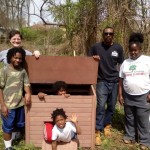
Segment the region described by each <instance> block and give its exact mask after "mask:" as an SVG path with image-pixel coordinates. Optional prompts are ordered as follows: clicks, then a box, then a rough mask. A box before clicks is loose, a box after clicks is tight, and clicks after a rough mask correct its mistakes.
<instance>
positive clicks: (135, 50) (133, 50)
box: [129, 44, 141, 60]
mask: <svg viewBox="0 0 150 150" xmlns="http://www.w3.org/2000/svg"><path fill="white" fill-rule="evenodd" d="M129 54H130V58H131V59H133V60H135V59H137V58H138V57H139V56H140V55H141V49H140V47H139V46H138V45H137V44H132V45H131V46H130V48H129Z"/></svg>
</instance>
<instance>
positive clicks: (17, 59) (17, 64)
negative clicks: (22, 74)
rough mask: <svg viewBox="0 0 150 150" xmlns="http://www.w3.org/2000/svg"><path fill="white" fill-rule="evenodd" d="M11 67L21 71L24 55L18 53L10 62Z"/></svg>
mask: <svg viewBox="0 0 150 150" xmlns="http://www.w3.org/2000/svg"><path fill="white" fill-rule="evenodd" d="M10 62H11V65H12V66H13V67H14V68H15V69H19V68H20V67H21V63H22V55H21V53H18V52H17V53H16V54H15V55H14V56H13V57H12V58H11V60H10Z"/></svg>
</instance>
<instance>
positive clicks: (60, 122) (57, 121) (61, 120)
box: [55, 115, 66, 129]
mask: <svg viewBox="0 0 150 150" xmlns="http://www.w3.org/2000/svg"><path fill="white" fill-rule="evenodd" d="M55 124H56V125H57V127H59V128H61V129H63V128H64V127H65V124H66V119H65V118H64V117H63V116H61V115H59V116H57V117H56V118H55Z"/></svg>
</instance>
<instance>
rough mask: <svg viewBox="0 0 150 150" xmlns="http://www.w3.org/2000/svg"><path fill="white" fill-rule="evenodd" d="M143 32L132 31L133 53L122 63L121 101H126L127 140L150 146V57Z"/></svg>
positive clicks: (127, 142) (123, 103)
mask: <svg viewBox="0 0 150 150" xmlns="http://www.w3.org/2000/svg"><path fill="white" fill-rule="evenodd" d="M143 41H144V38H143V34H141V33H132V34H131V35H130V38H129V55H130V57H129V58H128V59H126V60H125V61H124V62H123V64H122V65H121V67H120V73H119V77H120V80H119V102H120V104H121V105H124V111H125V132H126V133H125V136H124V138H123V141H124V143H126V144H131V143H135V142H136V133H137V132H138V134H139V142H140V148H141V149H146V148H147V147H148V148H150V132H149V131H150V122H149V114H150V94H149V91H150V57H149V56H145V55H142V53H141V49H142V43H143Z"/></svg>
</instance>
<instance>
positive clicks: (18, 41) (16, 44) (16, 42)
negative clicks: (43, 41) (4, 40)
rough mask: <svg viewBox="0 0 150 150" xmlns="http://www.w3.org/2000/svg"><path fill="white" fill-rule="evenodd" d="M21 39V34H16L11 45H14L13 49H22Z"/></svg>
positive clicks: (11, 40)
mask: <svg viewBox="0 0 150 150" xmlns="http://www.w3.org/2000/svg"><path fill="white" fill-rule="evenodd" d="M21 41H22V39H21V37H20V35H19V34H15V35H14V36H13V37H12V38H11V39H10V43H11V44H12V46H13V47H20V46H21Z"/></svg>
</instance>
